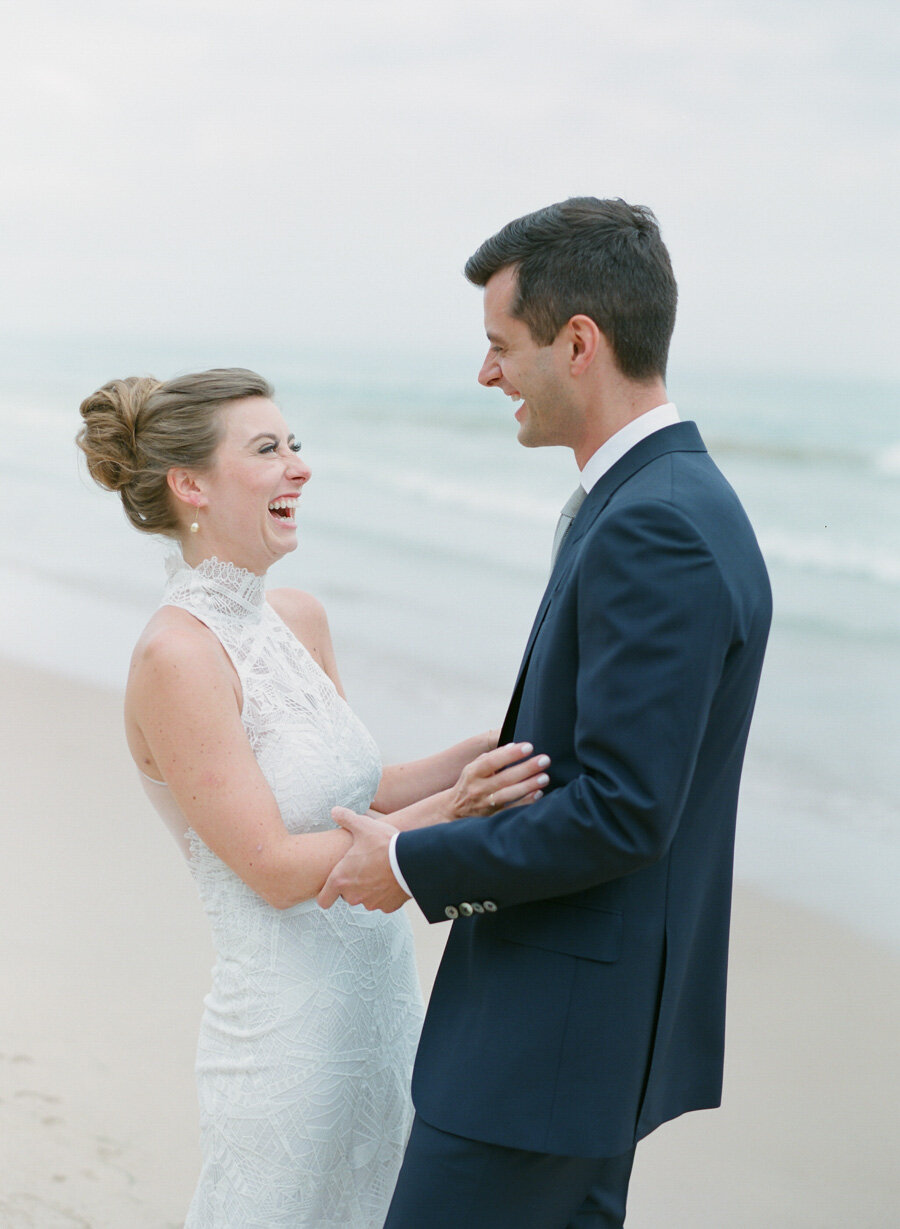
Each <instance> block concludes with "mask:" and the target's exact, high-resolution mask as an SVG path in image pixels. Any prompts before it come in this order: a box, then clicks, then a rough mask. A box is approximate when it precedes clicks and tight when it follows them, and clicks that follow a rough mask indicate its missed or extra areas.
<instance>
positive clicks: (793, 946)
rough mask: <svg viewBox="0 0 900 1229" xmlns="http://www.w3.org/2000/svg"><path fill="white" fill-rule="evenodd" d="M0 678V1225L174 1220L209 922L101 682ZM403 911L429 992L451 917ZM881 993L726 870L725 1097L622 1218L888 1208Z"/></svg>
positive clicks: (869, 948)
mask: <svg viewBox="0 0 900 1229" xmlns="http://www.w3.org/2000/svg"><path fill="white" fill-rule="evenodd" d="M346 673H347V675H348V677H350V676H351V674H352V677H353V692H354V695H356V694H359V695H360V696H361V697H362V698H363V702H362V703H360V704H359V705H358V707H359V709H360V711H363V710H366V709H371V710H372V711H373V712H374V711H378V712H379V726H380V728H378V729H377V736H378V738H379V741H380V742H381V743H382V745H383V746H384V747H385V748H386V750H390V752H391V754H395V753H396V752H395V748H396V746H397V745H399V743H400V742H401V741H405V723H406V724H408V717H407V718H404V717H403V714H399V715H397V717H396V718H395V717H394V716H393V714H392V713H391V711H390V710H388V711H387V712H386V711H385V710H384V708H383V707H382V706H381V703H380V699H381V693H382V692H383V689H384V671H383V668H381V667H379V666H378V664H377V663H371V662H369V663H368V664H367V662H366V659H365V657H364V656H363V655H357V656H356V657H355V658H354V661H353V669H352V671H349V670H348V671H346ZM0 677H2V679H3V682H4V687H5V695H6V718H5V735H6V736H5V738H4V753H3V769H4V773H3V777H4V781H5V783H6V785H5V788H6V796H7V800H8V801H7V807H6V808H5V811H6V814H5V822H4V824H3V826H2V828H0V833H2V836H0V841H2V854H3V863H4V865H5V866H6V867H7V868H8V871H7V884H6V887H5V891H4V893H3V894H2V896H0V945H2V957H3V961H4V966H5V968H6V969H7V978H8V984H9V986H10V993H9V994H8V995H7V996H6V1001H5V1002H4V1004H3V1006H2V1007H0V1135H2V1137H3V1139H4V1148H3V1150H2V1153H0V1223H3V1224H4V1225H9V1226H10V1229H28V1227H29V1226H40V1227H41V1229H51V1227H59V1229H65V1227H68V1226H71V1227H76V1226H88V1227H89V1229H119V1227H120V1226H122V1225H128V1226H129V1229H160V1227H161V1226H166V1227H167V1229H168V1227H169V1226H171V1227H172V1229H177V1226H179V1225H180V1224H181V1222H182V1219H183V1215H184V1212H185V1210H186V1208H187V1203H188V1201H189V1198H190V1194H191V1191H192V1188H193V1183H194V1178H195V1175H196V1171H197V1167H198V1156H199V1153H198V1149H197V1142H196V1131H197V1128H196V1108H195V1094H194V1086H193V1050H194V1044H195V1038H196V1029H197V1022H198V1020H199V1015H200V1011H201V1007H202V998H203V995H204V994H205V992H206V989H207V987H208V981H209V969H210V967H211V964H212V952H211V947H210V943H209V938H208V931H207V925H206V919H205V918H204V916H203V912H202V909H201V907H200V904H199V902H198V900H197V899H196V893H195V891H194V886H193V883H192V881H191V878H190V875H189V874H188V873H187V871H186V868H185V866H184V864H183V862H181V860H180V859H179V857H178V855H177V852H176V850H175V849H174V847H173V844H172V841H171V838H170V837H169V836H168V834H167V833H166V832H165V830H164V829H163V827H162V825H161V824H160V822H159V820H158V818H157V817H156V816H155V814H154V813H153V812H152V810H151V809H150V807H149V804H148V803H147V802H146V799H145V798H144V797H143V794H142V793H141V791H140V786H139V784H138V782H137V778H136V776H135V775H134V773H133V772H132V770H131V762H130V759H129V757H128V753H127V749H126V747H125V739H124V734H123V731H122V722H121V698H120V694H119V693H118V692H117V691H115V690H112V689H104V688H101V687H96V686H91V685H89V684H85V683H81V682H78V681H73V680H71V679H68V678H62V677H60V676H57V675H54V674H52V673H49V672H46V671H42V670H39V669H36V668H33V667H31V666H28V665H24V664H22V663H19V662H4V661H0ZM425 687H426V685H425V684H424V683H420V691H421V690H424V689H425ZM450 709H451V710H452V711H451V712H450V714H449V716H448V715H447V713H446V712H445V713H443V715H437V714H436V715H435V717H434V720H433V721H431V725H432V728H431V729H430V730H428V731H425V733H427V734H428V735H430V736H431V737H432V738H433V740H434V741H435V742H439V741H440V737H441V732H442V731H441V730H440V729H439V728H438V727H440V726H441V725H442V723H443V724H447V723H451V724H452V721H455V720H456V711H455V709H454V708H453V705H450ZM371 724H372V726H373V728H374V727H375V723H374V722H371ZM410 912H411V914H412V921H413V925H414V930H415V932H416V940H417V950H418V954H419V960H420V970H421V973H422V976H423V981H424V982H425V983H426V984H428V982H429V979H430V977H431V976H432V975H433V970H434V967H435V965H436V961H437V959H438V957H439V951H440V948H441V946H442V943H443V939H444V935H445V933H446V929H447V927H445V926H438V927H428V926H426V925H425V924H424V923H423V922H421V920H420V918H419V917H418V916H417V911H413V910H410ZM898 1008H900V963H898V961H897V960H896V958H895V957H894V956H893V955H892V954H891V953H890V951H889V950H887V948H886V947H885V946H880V945H879V944H878V943H876V942H872V941H869V940H867V939H865V938H863V937H861V936H859V935H858V934H854V933H851V932H850V931H849V930H848V929H847V928H845V927H843V926H841V925H840V924H839V923H838V922H836V921H835V920H833V919H831V918H828V917H825V916H823V915H821V914H819V913H816V912H812V911H809V910H807V909H804V908H801V907H800V906H797V905H791V904H787V903H785V902H784V901H778V900H775V899H773V898H771V897H767V896H765V895H763V894H762V893H760V892H759V891H757V890H756V889H753V888H748V887H746V886H745V885H743V884H739V885H738V887H737V889H736V893H735V908H734V920H733V927H732V955H731V977H730V992H729V1016H728V1033H729V1039H728V1048H727V1055H726V1069H725V1092H724V1106H723V1108H722V1109H721V1110H719V1111H716V1112H715V1113H712V1114H710V1113H702V1114H690V1115H687V1116H685V1117H684V1118H683V1119H680V1120H678V1121H677V1122H674V1123H668V1124H666V1125H664V1126H663V1127H661V1128H660V1129H659V1130H658V1131H657V1132H655V1133H654V1135H652V1136H651V1137H649V1138H648V1139H647V1140H645V1141H644V1142H643V1143H642V1144H641V1146H640V1148H639V1149H638V1153H637V1161H636V1165H635V1174H634V1179H633V1182H632V1195H631V1201H630V1211H629V1217H628V1226H629V1229H658V1226H659V1225H662V1224H665V1225H666V1227H667V1229H688V1227H689V1226H690V1229H747V1227H748V1226H756V1225H790V1226H791V1229H844V1227H845V1226H846V1225H848V1224H853V1225H855V1226H860V1229H864V1227H865V1226H871V1229H876V1226H877V1227H879V1229H880V1227H881V1226H883V1225H885V1224H888V1223H890V1219H891V1216H892V1215H893V1214H894V1202H895V1198H894V1179H893V1161H894V1156H893V1151H894V1150H893V1147H892V1138H893V1129H894V1128H893V1123H894V1115H895V1112H896V1111H895V1103H896V1091H895V1090H896V1084H897V1077H898V1075H900V1070H898V1065H900V1062H898V1057H897V1052H896V1051H897V1047H896V1044H895V1030H896V1023H895V1022H896V1018H897V1012H898Z"/></svg>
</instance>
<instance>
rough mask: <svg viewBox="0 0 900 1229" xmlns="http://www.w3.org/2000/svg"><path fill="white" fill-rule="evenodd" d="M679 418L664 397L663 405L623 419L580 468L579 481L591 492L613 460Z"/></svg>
mask: <svg viewBox="0 0 900 1229" xmlns="http://www.w3.org/2000/svg"><path fill="white" fill-rule="evenodd" d="M680 421H681V418H680V417H679V414H678V411H677V410H676V409H675V406H674V405H673V404H672V402H671V401H667V402H666V404H665V405H658V406H656V408H655V409H653V410H647V411H646V413H644V414H641V415H639V416H638V417H637V418H633V419H632V420H631V422H628V423H626V424H625V426H624V427H622V428H620V430H618V431H617V432H616V433H615V435H611V436H610V437H609V439H608V440H607V441H606V443H605V444H601V445H600V447H599V448H598V449H597V451H596V452H595V453H594V454H593V456H591V457H589V458H588V460H587V461H586V462H585V466H584V469H583V470H582V471H581V485H582V486H583V487H584V489H585V491H586V492H590V490H591V488H592V487H593V486H594V485H595V484H596V483H597V482H599V481H600V479H601V478H602V477H603V475H604V474H605V473H606V472H607V470H610V469H612V467H613V466H614V465H615V463H616V461H618V460H619V459H620V458H621V457H624V456H625V453H626V452H630V451H631V449H632V448H633V447H634V446H635V444H639V443H640V441H641V440H644V439H646V438H647V436H648V435H653V433H654V432H655V431H661V430H662V428H663V427H671V426H672V425H673V424H674V423H676V422H680Z"/></svg>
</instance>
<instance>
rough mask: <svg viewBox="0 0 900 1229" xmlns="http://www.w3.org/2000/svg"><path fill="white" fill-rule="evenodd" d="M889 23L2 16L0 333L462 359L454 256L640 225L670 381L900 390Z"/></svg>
mask: <svg viewBox="0 0 900 1229" xmlns="http://www.w3.org/2000/svg"><path fill="white" fill-rule="evenodd" d="M896 12H897V6H896V4H895V3H894V0H854V2H853V3H851V2H850V0H841V2H839V3H838V2H835V0H719V2H717V3H701V2H700V0H685V2H684V3H679V2H678V0H668V2H660V3H657V2H656V0H638V2H637V3H630V4H623V3H621V0H619V2H615V3H613V2H610V0H569V3H567V4H565V5H562V6H553V5H550V4H549V3H546V2H545V0H541V2H535V0H445V2H443V3H440V2H436V3H429V0H248V2H239V0H156V2H155V3H131V2H129V0H77V2H75V0H72V2H71V3H65V2H59V0H58V2H54V0H29V2H28V3H27V4H19V5H17V6H15V7H14V6H12V5H11V4H10V3H7V4H5V5H4V7H3V15H2V16H0V115H2V120H0V281H2V295H0V332H18V331H39V332H43V331H47V332H59V331H61V332H65V333H78V334H81V333H83V334H98V333H99V334H126V335H140V334H142V333H146V334H154V335H166V336H172V337H175V338H182V339H189V338H192V337H195V336H199V337H203V338H216V337H224V338H234V339H238V340H240V339H248V340H251V339H252V340H257V339H259V340H265V339H270V340H272V341H273V342H278V343H283V342H288V343H297V344H298V345H303V346H304V347H306V346H310V345H312V346H321V347H324V348H327V349H328V350H330V351H334V352H336V353H337V354H339V355H341V356H342V357H343V356H344V355H346V361H347V363H352V355H353V353H354V351H355V350H357V349H359V348H368V349H377V348H380V347H383V348H385V349H386V350H391V351H394V350H396V351H414V352H417V353H422V352H429V351H434V350H446V351H449V352H452V353H457V352H458V353H464V352H468V351H469V350H477V349H479V348H480V346H481V336H482V332H481V305H480V295H479V292H478V291H476V290H474V289H473V288H471V287H469V286H467V284H466V283H465V281H464V280H463V278H462V276H461V269H462V266H463V264H464V262H465V260H466V257H467V256H468V255H469V254H470V253H471V252H472V251H473V250H474V249H475V248H476V247H477V246H478V244H479V243H480V242H481V241H482V240H483V239H484V238H486V237H487V236H488V235H489V234H491V233H493V232H494V231H495V230H497V229H498V228H499V227H500V226H502V225H503V224H504V223H505V222H507V221H509V220H510V218H513V217H516V216H518V215H519V214H522V213H526V212H528V211H529V210H532V209H535V208H539V207H540V206H542V205H545V204H548V203H550V202H551V201H554V200H559V199H562V198H563V197H566V196H571V195H581V194H594V195H599V196H623V197H625V198H626V199H627V200H631V201H634V202H637V203H641V204H647V205H649V206H651V208H653V209H654V210H655V211H656V213H657V215H658V217H659V219H660V222H661V225H662V228H663V234H664V237H665V238H666V240H667V242H668V244H669V247H670V250H671V253H672V257H673V262H674V264H675V271H676V276H677V277H678V280H679V284H680V291H681V307H680V314H679V323H678V326H677V329H676V337H675V345H674V354H675V356H676V357H677V359H678V361H680V362H681V363H682V364H684V365H685V366H689V367H691V368H696V369H704V368H712V369H716V370H721V369H727V368H729V367H734V368H736V369H739V370H742V371H747V370H761V371H762V370H766V371H768V370H776V371H794V372H798V373H815V372H821V373H823V374H832V373H834V374H849V375H869V374H871V375H875V376H886V377H896V376H897V374H898V367H900V364H898V361H897V352H898V346H897V342H896V334H897V324H898V319H900V312H898V291H897V285H898V275H897V274H898V259H897V258H898V255H900V251H898V217H900V199H898V198H900V192H898V170H897V168H898V166H900V148H898V139H897V137H898V127H900V125H898V110H900V108H898V97H897V86H896V81H897V76H898V74H897V52H898V43H900V39H898V19H897V16H896Z"/></svg>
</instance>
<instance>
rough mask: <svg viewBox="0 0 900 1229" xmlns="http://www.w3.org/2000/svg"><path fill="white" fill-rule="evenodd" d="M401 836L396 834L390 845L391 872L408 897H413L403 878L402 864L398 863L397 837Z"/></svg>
mask: <svg viewBox="0 0 900 1229" xmlns="http://www.w3.org/2000/svg"><path fill="white" fill-rule="evenodd" d="M399 835H400V833H399V832H395V833H394V835H393V836H392V837H391V843H390V845H388V858H389V860H390V863H391V870H392V871H393V872H394V878H395V879H396V880H397V883H398V884H399V885H400V887H401V888H402V889H403V891H404V892H405V893H406V895H407V896H412V892H410V890H409V884H408V883H407V882H406V880H405V879H404V878H403V872H402V871H401V869H400V863H399V862H398V861H397V837H398V836H399Z"/></svg>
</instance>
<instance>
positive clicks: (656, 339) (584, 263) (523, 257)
mask: <svg viewBox="0 0 900 1229" xmlns="http://www.w3.org/2000/svg"><path fill="white" fill-rule="evenodd" d="M507 267H514V268H515V270H516V289H517V293H516V298H515V300H514V302H513V305H512V308H511V312H512V315H513V316H515V317H516V318H517V319H519V320H522V321H523V322H524V323H525V324H527V325H528V328H529V330H530V332H531V335H532V337H533V338H534V340H535V341H536V342H537V343H538V345H541V346H549V345H551V343H552V342H553V341H554V339H555V338H556V336H557V335H558V333H559V331H560V329H561V328H562V327H563V325H564V324H565V323H566V322H567V321H568V320H570V319H571V318H572V316H578V315H583V316H590V318H591V319H592V320H593V321H594V323H595V324H596V325H597V327H598V329H600V331H601V332H602V333H603V334H604V335H605V337H606V339H607V341H608V342H609V344H610V346H611V347H612V352H613V355H614V356H615V360H616V363H617V364H618V366H619V369H620V370H621V372H622V374H623V375H626V376H628V377H629V378H631V379H633V380H646V379H650V378H652V377H653V376H665V374H666V359H667V357H668V352H669V341H670V339H671V337H672V329H673V328H674V327H675V305H676V302H677V298H678V289H677V287H676V285H675V276H674V274H673V273H672V264H671V261H670V260H669V253H668V252H667V251H666V246H665V244H664V243H663V241H662V236H661V235H660V233H659V225H658V223H657V221H656V218H655V217H654V216H653V213H652V212H651V211H650V210H649V209H647V208H645V207H644V206H643V205H628V204H626V202H625V201H623V200H618V199H616V200H598V199H597V197H594V196H574V197H571V198H570V199H569V200H567V201H560V202H559V203H558V204H556V205H548V206H547V208H546V209H538V210H537V212H536V213H529V214H526V215H525V217H522V218H516V220H515V221H514V222H509V223H508V224H507V225H506V226H504V227H503V229H502V230H499V231H498V232H497V234H496V235H494V236H493V237H492V238H490V239H487V240H485V242H484V243H482V245H481V247H480V248H479V249H478V251H477V252H476V253H475V254H474V256H470V257H469V259H468V260H467V261H466V277H467V278H468V279H469V281H470V282H473V283H474V284H475V285H476V286H486V285H487V283H488V281H490V279H491V278H492V277H493V276H494V274H495V273H498V272H499V271H500V270H501V269H505V268H507Z"/></svg>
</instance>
